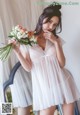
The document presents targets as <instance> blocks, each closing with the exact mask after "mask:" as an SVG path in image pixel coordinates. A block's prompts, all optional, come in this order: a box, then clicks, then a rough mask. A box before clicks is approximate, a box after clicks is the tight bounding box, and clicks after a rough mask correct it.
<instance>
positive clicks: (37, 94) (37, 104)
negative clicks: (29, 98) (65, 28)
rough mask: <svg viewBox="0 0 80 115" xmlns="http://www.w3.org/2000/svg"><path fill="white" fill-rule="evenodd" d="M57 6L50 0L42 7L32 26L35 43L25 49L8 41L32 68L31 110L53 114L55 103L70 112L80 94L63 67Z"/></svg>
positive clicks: (43, 113)
mask: <svg viewBox="0 0 80 115" xmlns="http://www.w3.org/2000/svg"><path fill="white" fill-rule="evenodd" d="M60 9H61V5H59V4H58V5H56V4H52V5H50V6H48V7H46V8H45V9H44V10H43V12H42V14H41V16H40V17H39V20H38V24H37V26H36V29H35V31H36V33H35V37H36V38H37V42H38V44H33V47H31V46H27V47H26V51H27V53H25V52H24V48H25V46H24V45H22V46H21V47H19V45H16V41H15V40H13V41H11V42H12V43H13V47H14V51H15V53H16V56H17V57H18V59H19V61H20V62H21V64H22V66H23V68H24V69H25V70H26V71H28V72H31V75H32V89H33V110H34V111H39V115H53V114H54V111H55V108H56V105H58V104H62V107H63V114H64V115H73V114H74V102H75V101H76V100H78V99H79V98H80V93H79V91H78V89H77V87H76V85H75V82H74V79H73V76H72V75H71V73H70V72H69V71H68V70H67V69H65V68H64V66H65V61H66V60H65V56H64V53H63V49H62V45H63V44H64V41H63V40H62V39H61V38H60V37H59V36H57V35H56V30H57V29H58V28H60V32H61V29H62V24H61V11H60Z"/></svg>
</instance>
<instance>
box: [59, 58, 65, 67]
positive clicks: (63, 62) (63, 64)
mask: <svg viewBox="0 0 80 115" xmlns="http://www.w3.org/2000/svg"><path fill="white" fill-rule="evenodd" d="M65 65H66V60H65V58H64V60H63V61H62V62H61V63H60V67H61V68H64V66H65Z"/></svg>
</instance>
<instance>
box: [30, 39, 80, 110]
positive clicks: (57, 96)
mask: <svg viewBox="0 0 80 115" xmlns="http://www.w3.org/2000/svg"><path fill="white" fill-rule="evenodd" d="M59 39H60V41H61V45H63V44H64V41H63V39H62V38H59ZM28 51H29V55H30V58H31V61H32V64H33V65H32V69H31V75H32V90H33V110H34V111H38V110H43V109H46V108H48V107H51V106H54V105H58V104H64V103H67V104H68V103H72V102H74V101H76V100H79V98H80V93H79V91H78V89H77V87H76V84H75V81H74V79H73V76H72V74H71V72H70V71H69V70H67V69H66V68H65V67H64V68H61V67H60V65H59V62H58V59H57V55H56V49H55V46H54V45H53V43H51V42H50V41H49V40H46V47H45V50H43V49H42V48H41V47H40V46H39V45H38V44H33V47H31V46H29V47H28Z"/></svg>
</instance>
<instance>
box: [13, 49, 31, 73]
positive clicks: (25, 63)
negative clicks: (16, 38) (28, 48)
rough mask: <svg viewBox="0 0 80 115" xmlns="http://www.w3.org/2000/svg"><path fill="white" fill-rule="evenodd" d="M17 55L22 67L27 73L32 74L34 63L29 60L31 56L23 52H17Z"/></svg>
mask: <svg viewBox="0 0 80 115" xmlns="http://www.w3.org/2000/svg"><path fill="white" fill-rule="evenodd" d="M15 54H16V56H17V58H18V59H19V61H20V63H21V65H22V67H23V68H24V69H25V70H26V71H28V72H30V71H31V68H32V62H31V60H30V58H29V54H28V53H26V52H21V50H18V51H15Z"/></svg>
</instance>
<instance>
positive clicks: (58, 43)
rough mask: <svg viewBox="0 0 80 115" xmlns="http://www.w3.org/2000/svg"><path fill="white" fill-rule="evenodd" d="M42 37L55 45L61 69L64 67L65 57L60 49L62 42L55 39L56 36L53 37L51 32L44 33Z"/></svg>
mask: <svg viewBox="0 0 80 115" xmlns="http://www.w3.org/2000/svg"><path fill="white" fill-rule="evenodd" d="M44 37H45V39H49V40H50V41H51V42H52V43H53V44H54V45H55V48H56V53H57V58H58V61H59V64H60V67H61V68H63V67H64V66H65V56H64V53H63V49H62V43H61V42H62V41H61V40H60V38H58V39H56V36H54V35H53V34H52V32H49V31H47V32H46V33H44Z"/></svg>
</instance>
